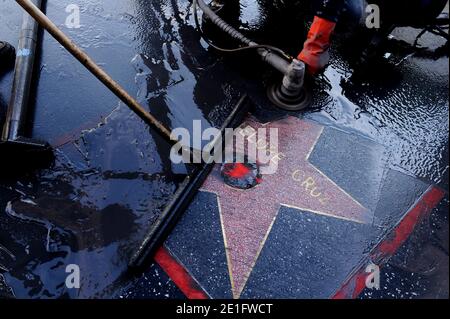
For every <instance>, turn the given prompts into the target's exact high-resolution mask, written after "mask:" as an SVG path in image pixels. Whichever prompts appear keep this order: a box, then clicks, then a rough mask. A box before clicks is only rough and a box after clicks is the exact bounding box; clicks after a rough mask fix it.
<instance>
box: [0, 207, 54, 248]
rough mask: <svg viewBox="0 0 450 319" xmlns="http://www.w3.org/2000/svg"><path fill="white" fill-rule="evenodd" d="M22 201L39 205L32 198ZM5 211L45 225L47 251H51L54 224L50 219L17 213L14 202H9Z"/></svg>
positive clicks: (15, 216) (21, 218) (16, 216)
mask: <svg viewBox="0 0 450 319" xmlns="http://www.w3.org/2000/svg"><path fill="white" fill-rule="evenodd" d="M21 202H23V203H27V204H30V205H33V206H37V204H36V203H35V202H33V201H32V200H30V199H25V200H21ZM5 212H6V214H8V215H9V216H11V217H14V218H17V219H20V220H23V221H26V222H31V223H36V224H39V225H42V226H44V227H45V228H46V229H47V237H46V244H45V249H46V251H47V252H50V241H51V239H50V234H51V231H52V228H53V225H52V224H51V223H50V222H49V221H46V220H42V219H38V218H33V217H29V216H25V215H23V214H19V213H16V212H15V210H14V209H13V204H12V202H8V203H7V204H6V208H5Z"/></svg>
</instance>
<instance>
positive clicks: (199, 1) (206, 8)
mask: <svg viewBox="0 0 450 319" xmlns="http://www.w3.org/2000/svg"><path fill="white" fill-rule="evenodd" d="M194 2H195V3H196V4H197V5H198V6H199V7H200V9H201V10H202V11H203V12H204V13H205V14H206V15H207V16H208V18H209V19H210V20H211V22H212V23H214V24H215V25H216V26H217V27H219V28H220V29H221V30H222V31H224V32H226V33H228V34H229V35H230V36H231V37H232V38H234V39H236V40H238V41H239V42H242V43H244V44H246V45H248V46H256V45H258V43H256V42H254V41H252V40H250V39H249V38H247V37H246V36H245V35H243V34H242V33H240V32H239V31H238V30H236V29H235V28H234V27H233V26H231V25H229V24H228V23H227V22H225V21H224V20H223V19H222V18H221V17H219V16H218V15H217V14H216V13H215V12H214V11H213V10H212V9H211V8H210V7H209V6H208V5H207V4H206V3H205V2H204V1H203V0H194ZM194 8H195V7H194Z"/></svg>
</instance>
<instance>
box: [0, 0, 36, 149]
mask: <svg viewBox="0 0 450 319" xmlns="http://www.w3.org/2000/svg"><path fill="white" fill-rule="evenodd" d="M33 3H34V5H35V6H36V7H38V8H40V7H41V3H42V1H41V0H33ZM38 28H39V25H38V23H37V22H36V21H35V20H34V19H33V18H32V17H30V15H28V14H27V13H25V12H24V14H23V20H22V29H21V30H20V37H19V44H18V46H17V57H16V66H15V69H14V81H13V88H12V93H11V100H10V102H9V105H8V112H7V113H6V120H5V125H4V128H3V134H2V140H3V141H7V140H8V141H11V140H16V139H17V138H18V137H19V135H20V134H21V133H23V126H24V125H23V124H24V122H25V120H26V115H27V108H28V100H29V96H30V88H31V80H32V75H33V66H34V61H35V57H36V44H37V36H38Z"/></svg>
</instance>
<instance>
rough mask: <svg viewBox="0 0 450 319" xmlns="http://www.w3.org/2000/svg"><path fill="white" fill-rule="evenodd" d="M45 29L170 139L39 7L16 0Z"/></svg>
mask: <svg viewBox="0 0 450 319" xmlns="http://www.w3.org/2000/svg"><path fill="white" fill-rule="evenodd" d="M16 2H17V3H18V4H19V5H20V6H21V7H22V8H24V9H25V10H26V11H27V12H28V13H29V14H30V15H31V16H32V17H33V18H34V19H35V20H36V21H37V22H38V23H39V24H40V25H41V26H42V27H43V28H44V29H45V30H47V31H48V32H49V33H50V34H51V35H52V36H53V37H54V38H55V39H56V41H58V42H59V43H60V44H61V45H62V46H63V47H64V48H66V50H67V51H69V52H70V53H71V54H72V55H73V56H74V57H75V58H76V59H77V60H78V61H80V63H81V64H83V65H84V66H85V67H86V68H87V69H88V70H89V71H90V72H91V73H92V74H93V75H94V76H95V77H96V78H97V79H99V80H100V81H101V82H102V83H103V84H104V85H105V86H106V87H108V88H109V89H110V90H111V91H112V92H113V93H114V94H115V95H116V96H117V97H118V98H119V99H120V100H122V101H123V102H124V103H125V104H126V105H127V106H128V107H129V108H130V109H131V110H132V111H133V112H134V113H136V114H137V115H138V116H139V117H140V118H141V119H142V120H144V121H145V122H146V123H147V124H150V125H153V126H154V127H155V128H156V129H158V131H159V132H160V133H161V134H162V135H163V136H164V137H166V138H167V139H168V140H169V141H172V139H171V133H170V131H169V130H168V129H167V128H166V127H165V126H164V125H163V124H162V123H161V122H159V121H158V120H157V119H156V118H155V117H154V116H153V115H151V114H150V113H149V112H147V111H146V110H145V109H144V108H143V107H142V106H141V105H140V104H139V102H138V101H136V100H135V99H134V98H133V97H132V96H131V95H130V94H128V93H127V92H126V91H125V90H124V89H123V88H122V87H121V86H120V85H119V84H118V83H117V82H116V81H114V80H113V79H112V78H111V77H110V76H109V75H108V74H107V73H106V72H105V71H103V70H102V69H101V68H100V67H99V66H98V65H97V64H96V63H95V62H94V61H93V60H92V59H91V58H90V57H89V56H88V55H87V54H86V53H85V52H83V51H82V50H81V49H80V48H79V47H78V46H77V45H76V44H75V43H74V42H73V41H72V40H70V38H69V37H68V36H66V35H65V34H64V33H63V32H62V31H61V30H60V29H59V28H58V27H57V26H56V25H55V24H54V23H53V22H52V21H51V20H50V19H49V18H48V17H47V16H46V15H45V14H44V13H43V12H42V11H41V10H40V9H39V8H38V7H36V6H35V5H34V4H33V3H32V2H31V1H30V0H16Z"/></svg>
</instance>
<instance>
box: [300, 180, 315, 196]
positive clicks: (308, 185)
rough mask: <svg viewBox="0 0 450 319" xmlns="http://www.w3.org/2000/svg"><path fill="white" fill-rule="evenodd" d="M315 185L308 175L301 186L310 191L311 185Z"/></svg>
mask: <svg viewBox="0 0 450 319" xmlns="http://www.w3.org/2000/svg"><path fill="white" fill-rule="evenodd" d="M315 185H316V182H315V181H314V179H313V178H312V177H308V178H307V179H306V180H305V181H304V182H303V183H302V186H303V187H305V189H306V191H308V192H309V191H310V190H311V188H312V187H314V186H315Z"/></svg>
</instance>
